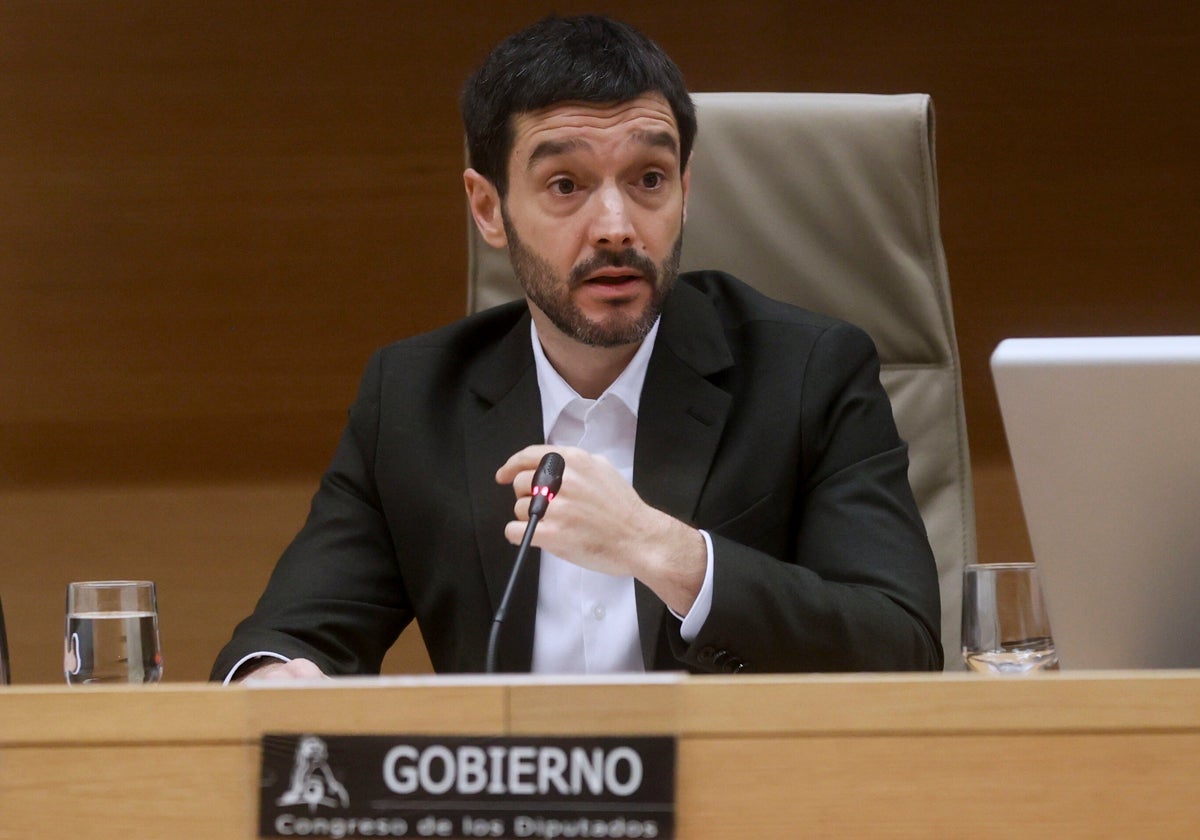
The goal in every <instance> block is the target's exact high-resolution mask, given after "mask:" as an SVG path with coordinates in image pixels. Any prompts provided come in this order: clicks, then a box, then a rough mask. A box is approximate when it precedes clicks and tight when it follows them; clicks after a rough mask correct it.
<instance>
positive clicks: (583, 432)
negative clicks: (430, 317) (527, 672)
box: [530, 322, 712, 674]
mask: <svg viewBox="0 0 1200 840" xmlns="http://www.w3.org/2000/svg"><path fill="white" fill-rule="evenodd" d="M530 333H531V340H532V342H533V357H534V360H535V363H536V366H537V377H538V389H539V390H540V391H541V397H542V425H543V429H544V432H545V435H546V443H547V444H550V445H551V446H574V447H578V448H580V449H585V450H587V451H588V452H590V453H592V454H594V455H601V456H603V457H604V458H605V459H607V460H608V461H609V463H611V464H612V465H613V467H615V468H616V470H617V472H619V473H620V474H621V475H622V476H623V477H624V479H625V480H626V481H628V482H630V483H631V484H632V483H633V451H634V442H635V439H636V437H637V414H638V404H639V402H640V400H641V395H642V385H643V383H644V382H645V380H646V369H647V367H648V366H649V364H650V354H651V353H652V352H653V351H654V342H655V339H656V338H657V336H658V322H655V324H654V326H653V327H652V328H651V330H650V333H649V334H648V335H647V336H646V338H645V339H644V340H643V342H642V346H641V347H639V348H638V351H637V353H636V354H635V355H634V357H633V359H632V360H631V361H630V363H629V364H628V366H626V368H625V370H623V371H622V372H621V375H620V376H618V377H617V379H616V380H615V381H614V382H613V383H612V384H611V385H610V386H608V388H607V389H606V390H605V391H604V393H603V394H601V395H600V396H599V397H598V398H597V399H594V400H589V399H585V398H584V397H581V396H579V394H578V393H577V392H576V391H575V389H573V388H572V387H571V386H570V385H568V384H567V382H566V381H565V380H564V379H563V378H562V377H561V376H560V375H559V374H558V371H556V370H555V369H554V366H553V365H551V364H550V361H549V359H547V358H546V354H545V352H544V351H543V349H542V344H541V341H539V340H538V335H537V327H536V326H535V325H531V329H530ZM553 510H554V507H553V504H552V505H551V507H550V510H549V511H548V512H547V516H552V515H553ZM701 534H703V536H704V541H705V544H706V546H707V549H708V570H707V572H706V574H705V577H704V585H703V587H702V589H701V593H700V596H699V597H698V598H697V599H696V602H695V604H693V606H692V609H691V610H690V611H689V612H688V615H687V617H686V618H684V619H683V636H684V639H686V640H690V639H692V638H695V635H696V633H698V632H699V629H700V627H701V625H703V623H704V619H705V618H706V617H707V616H708V612H709V609H710V607H711V605H712V542H711V540H709V537H708V534H705V533H704V532H703V531H702V532H701ZM532 669H533V671H534V673H559V674H563V673H575V674H579V673H584V674H596V673H616V672H631V671H643V670H645V667H644V665H643V663H642V646H641V641H640V637H639V634H638V621H637V603H636V600H635V598H634V588H633V578H632V577H629V576H627V575H625V576H614V575H608V574H604V573H602V572H594V571H591V570H590V569H585V568H583V567H582V566H577V565H575V564H574V563H570V562H568V561H566V560H563V559H562V558H561V557H558V556H557V555H555V554H551V553H550V552H548V551H542V555H541V564H540V571H539V577H538V601H537V615H536V620H535V625H534V634H533V668H532Z"/></svg>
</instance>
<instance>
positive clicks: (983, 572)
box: [962, 563, 1058, 674]
mask: <svg viewBox="0 0 1200 840" xmlns="http://www.w3.org/2000/svg"><path fill="white" fill-rule="evenodd" d="M962 646H963V659H965V660H966V663H967V667H968V668H969V669H971V670H972V671H979V672H981V673H986V674H1027V673H1031V672H1034V671H1057V670H1058V651H1057V650H1056V649H1055V647H1054V637H1053V636H1052V635H1051V633H1050V619H1049V617H1048V616H1047V614H1046V605H1045V603H1044V602H1043V601H1042V587H1041V584H1040V583H1039V582H1038V570H1037V565H1036V564H1034V563H974V564H971V565H968V566H967V567H966V569H964V571H963V613H962Z"/></svg>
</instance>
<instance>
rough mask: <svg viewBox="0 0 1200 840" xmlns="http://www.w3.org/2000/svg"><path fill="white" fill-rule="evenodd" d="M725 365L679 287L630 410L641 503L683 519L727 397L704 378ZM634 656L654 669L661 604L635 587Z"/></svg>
mask: <svg viewBox="0 0 1200 840" xmlns="http://www.w3.org/2000/svg"><path fill="white" fill-rule="evenodd" d="M732 364H733V356H732V354H731V353H730V351H729V347H728V344H727V343H726V341H725V336H724V331H723V329H722V327H721V324H720V321H719V320H718V319H717V316H716V313H715V311H714V310H713V308H712V306H711V304H709V302H708V300H707V298H705V296H704V295H703V294H702V293H701V292H699V291H698V290H696V289H694V288H692V287H691V286H689V285H687V284H686V283H684V282H680V283H679V284H677V286H676V288H675V290H674V291H673V292H672V293H671V296H670V297H669V298H668V300H667V305H666V306H665V307H664V309H663V315H662V322H661V325H660V327H659V334H658V339H657V340H656V342H655V346H654V353H653V355H652V356H651V357H650V366H649V368H648V370H647V371H646V382H645V384H644V385H643V387H642V397H641V402H640V404H639V407H638V428H637V443H636V445H635V448H634V458H633V484H634V488H635V489H636V490H637V491H638V494H639V495H640V496H641V497H642V499H644V500H645V501H646V502H647V503H648V504H650V505H653V506H654V507H656V508H658V509H659V510H662V511H665V512H666V513H669V514H671V515H672V516H675V517H677V518H679V519H681V520H683V521H684V522H691V521H692V517H693V516H694V515H695V511H696V508H697V505H698V504H699V500H700V495H701V492H702V490H703V489H704V484H705V481H706V479H707V477H708V474H709V472H710V470H711V468H712V462H713V458H714V457H715V455H716V451H717V446H718V444H719V443H720V440H721V434H722V432H723V431H724V429H725V421H726V419H727V417H728V415H729V409H730V406H731V403H732V398H731V397H730V395H729V393H728V392H726V391H725V390H723V389H721V388H720V387H718V386H716V385H714V384H713V383H712V382H710V381H709V379H708V377H710V376H711V375H712V374H714V373H717V372H718V371H721V370H724V369H726V368H728V367H730V366H732ZM636 595H637V607H638V626H639V631H640V634H641V639H642V658H643V661H644V662H645V663H646V667H647V668H648V669H651V668H653V667H654V663H655V660H656V658H657V651H658V646H659V633H660V631H661V628H662V623H663V613H664V612H665V610H666V607H665V606H664V605H663V603H662V601H660V600H659V599H658V598H657V597H656V596H655V595H654V594H653V593H652V592H651V591H650V590H649V588H647V587H646V586H643V585H642V584H641V583H640V582H639V583H638V584H637V585H636Z"/></svg>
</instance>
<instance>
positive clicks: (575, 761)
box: [259, 734, 676, 838]
mask: <svg viewBox="0 0 1200 840" xmlns="http://www.w3.org/2000/svg"><path fill="white" fill-rule="evenodd" d="M675 746H676V745H675V739H674V738H672V737H662V736H654V737H641V736H637V737H635V736H630V737H596V738H566V737H561V738H560V737H508V736H506V737H438V736H412V737H408V736H400V735H309V734H303V735H295V734H292V735H276V734H271V735H264V736H263V740H262V775H261V784H262V791H261V795H260V799H259V836H260V837H333V838H345V837H501V838H518V837H519V838H529V837H533V838H565V837H580V838H591V837H603V838H673V837H674V836H675Z"/></svg>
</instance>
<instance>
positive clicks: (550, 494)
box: [529, 452, 567, 516]
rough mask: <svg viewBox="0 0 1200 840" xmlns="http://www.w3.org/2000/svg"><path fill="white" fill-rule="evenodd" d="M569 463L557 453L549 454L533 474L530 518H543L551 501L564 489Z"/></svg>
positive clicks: (543, 458)
mask: <svg viewBox="0 0 1200 840" xmlns="http://www.w3.org/2000/svg"><path fill="white" fill-rule="evenodd" d="M566 468H567V462H566V461H564V460H563V456H561V455H559V454H558V453H557V452H547V453H546V454H545V455H544V456H542V460H541V462H540V463H538V466H537V471H536V472H535V473H534V474H533V500H532V501H531V502H530V503H529V515H530V516H542V515H544V514H545V513H546V508H548V507H549V506H550V500H551V499H553V498H554V496H555V495H556V494H557V493H558V490H559V488H560V487H562V480H563V472H564V471H565V470H566Z"/></svg>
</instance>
